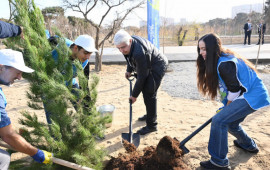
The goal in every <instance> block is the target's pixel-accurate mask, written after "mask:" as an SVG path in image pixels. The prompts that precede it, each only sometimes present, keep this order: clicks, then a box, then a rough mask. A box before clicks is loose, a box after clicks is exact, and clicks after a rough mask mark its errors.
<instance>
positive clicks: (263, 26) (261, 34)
mask: <svg viewBox="0 0 270 170" xmlns="http://www.w3.org/2000/svg"><path fill="white" fill-rule="evenodd" d="M257 26H258V34H259V40H258V43H257V45H259V44H260V43H261V40H262V44H264V33H265V30H266V24H265V23H263V20H261V23H260V24H259V25H257Z"/></svg>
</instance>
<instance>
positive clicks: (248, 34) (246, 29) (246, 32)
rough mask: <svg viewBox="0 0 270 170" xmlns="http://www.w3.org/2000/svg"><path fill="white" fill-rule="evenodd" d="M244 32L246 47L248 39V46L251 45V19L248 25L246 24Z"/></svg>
mask: <svg viewBox="0 0 270 170" xmlns="http://www.w3.org/2000/svg"><path fill="white" fill-rule="evenodd" d="M244 30H245V40H244V45H246V42H247V38H248V45H250V36H251V31H252V24H251V22H250V19H248V20H247V23H245V25H244Z"/></svg>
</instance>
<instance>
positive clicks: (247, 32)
mask: <svg viewBox="0 0 270 170" xmlns="http://www.w3.org/2000/svg"><path fill="white" fill-rule="evenodd" d="M250 36H251V31H246V32H245V41H244V44H246V43H247V38H248V44H249V45H250Z"/></svg>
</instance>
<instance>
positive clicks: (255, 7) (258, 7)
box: [232, 3, 263, 18]
mask: <svg viewBox="0 0 270 170" xmlns="http://www.w3.org/2000/svg"><path fill="white" fill-rule="evenodd" d="M252 11H255V12H258V13H262V12H263V4H262V3H261V4H246V5H240V6H234V7H232V18H234V17H235V16H236V15H237V14H238V13H247V14H248V13H250V12H252Z"/></svg>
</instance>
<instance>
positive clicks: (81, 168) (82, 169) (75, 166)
mask: <svg viewBox="0 0 270 170" xmlns="http://www.w3.org/2000/svg"><path fill="white" fill-rule="evenodd" d="M0 146H2V147H5V148H7V149H11V150H14V151H15V149H14V148H12V147H11V146H10V145H8V144H7V143H5V142H4V141H0ZM52 162H53V163H56V164H59V165H62V166H65V167H68V168H71V169H78V170H94V169H91V168H88V167H85V166H82V165H78V164H75V163H72V162H68V161H65V160H63V159H59V158H55V157H53V158H52Z"/></svg>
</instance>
